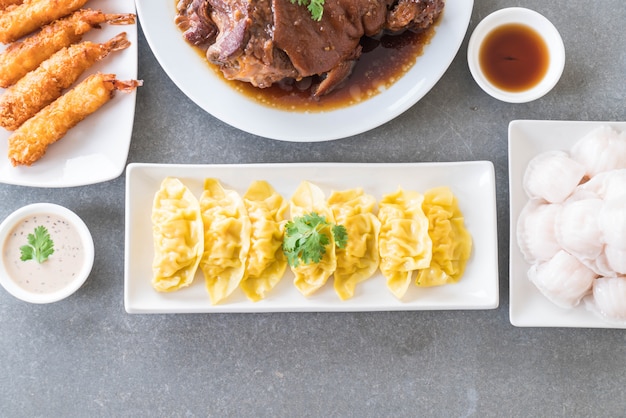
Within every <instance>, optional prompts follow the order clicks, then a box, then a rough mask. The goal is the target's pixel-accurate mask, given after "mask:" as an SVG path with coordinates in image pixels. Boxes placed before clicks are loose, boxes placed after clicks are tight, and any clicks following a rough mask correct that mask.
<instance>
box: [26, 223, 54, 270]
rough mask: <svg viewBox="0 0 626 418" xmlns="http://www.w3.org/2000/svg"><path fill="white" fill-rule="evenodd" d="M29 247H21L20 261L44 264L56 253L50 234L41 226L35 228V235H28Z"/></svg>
mask: <svg viewBox="0 0 626 418" xmlns="http://www.w3.org/2000/svg"><path fill="white" fill-rule="evenodd" d="M26 238H27V239H28V245H23V246H21V247H20V251H21V252H22V256H21V257H20V260H22V261H26V260H33V259H35V260H37V262H38V263H43V262H44V261H46V260H47V259H48V257H50V255H52V253H54V241H52V239H51V238H50V234H49V233H48V230H47V229H46V227H45V226H42V225H39V226H38V227H36V228H35V231H34V234H28V237H26Z"/></svg>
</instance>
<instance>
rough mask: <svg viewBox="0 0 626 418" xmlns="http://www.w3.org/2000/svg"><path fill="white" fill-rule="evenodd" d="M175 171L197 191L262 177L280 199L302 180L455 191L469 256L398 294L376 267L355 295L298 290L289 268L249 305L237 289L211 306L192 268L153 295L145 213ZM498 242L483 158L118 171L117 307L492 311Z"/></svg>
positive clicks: (336, 186) (242, 186)
mask: <svg viewBox="0 0 626 418" xmlns="http://www.w3.org/2000/svg"><path fill="white" fill-rule="evenodd" d="M167 176H172V177H178V178H179V179H180V180H181V181H182V182H183V183H184V184H185V185H187V187H189V189H190V190H191V191H192V192H193V193H194V194H195V195H196V196H197V197H199V196H200V194H201V192H202V184H203V181H204V179H205V178H207V177H215V178H218V179H219V180H220V181H221V182H222V184H223V186H224V187H225V188H229V189H234V190H236V191H237V192H239V193H240V194H244V193H245V191H246V190H247V189H248V186H249V185H250V183H251V182H252V181H253V180H267V181H268V182H269V183H270V184H271V185H272V186H273V187H274V188H275V189H276V190H277V191H278V192H279V193H280V194H281V195H282V196H283V197H284V198H285V199H289V198H290V197H291V195H292V194H293V192H294V191H295V189H296V187H297V186H298V185H299V183H300V182H301V181H302V180H309V181H311V182H313V183H315V184H317V185H318V186H319V187H321V188H322V190H323V191H324V192H325V193H326V194H327V196H328V195H329V194H330V192H331V191H332V190H344V189H348V188H354V187H363V189H364V190H365V191H366V192H367V193H370V194H372V195H373V196H374V197H376V198H377V199H380V198H381V197H382V195H383V194H386V193H391V192H394V191H396V190H397V188H398V186H402V187H403V188H404V189H407V190H416V191H419V192H421V193H423V192H425V191H426V190H428V189H429V188H432V187H436V186H449V187H451V189H452V191H453V193H455V195H456V196H457V198H458V201H459V205H460V207H461V210H462V212H463V214H464V216H465V222H466V227H467V228H468V230H469V231H470V233H471V234H472V237H473V253H472V256H471V258H470V260H469V262H468V265H467V269H466V271H465V274H464V276H463V278H462V279H461V280H460V282H459V283H456V284H453V285H447V286H441V287H432V288H418V287H417V286H411V287H410V290H409V292H407V295H406V297H405V298H404V299H403V300H402V301H399V300H397V299H396V298H395V297H394V296H393V295H392V294H391V292H390V291H389V290H387V288H386V284H385V280H384V278H383V276H382V275H381V274H380V271H379V272H378V273H377V274H376V275H375V276H374V277H372V278H370V279H369V280H367V281H365V282H363V283H361V284H359V286H358V287H357V290H356V294H355V296H354V297H353V298H352V299H350V300H347V301H341V300H340V299H339V298H338V297H337V295H336V294H335V291H334V289H333V286H332V283H331V281H332V278H331V279H330V280H329V282H328V283H327V284H326V285H325V286H324V287H323V288H322V289H320V290H319V291H318V292H316V293H315V294H314V295H312V296H310V297H304V296H303V295H301V294H300V292H299V291H298V290H297V289H296V288H295V286H294V285H293V274H292V273H291V272H290V271H289V269H288V271H287V273H286V274H285V277H283V279H282V280H281V282H280V283H279V285H278V286H277V287H276V288H275V289H273V290H272V292H271V293H270V294H269V295H268V297H267V298H266V299H265V300H262V301H260V302H256V303H254V302H250V301H249V300H248V299H246V297H245V296H244V294H243V292H242V291H241V290H240V289H237V290H236V291H235V292H234V293H233V294H232V295H231V296H230V297H229V298H228V299H227V300H225V301H224V302H223V303H221V304H219V305H216V306H212V305H211V303H210V300H209V296H208V293H207V291H206V289H205V286H204V277H203V276H202V273H201V272H200V271H198V273H197V274H196V277H195V279H194V282H193V284H192V285H191V286H190V287H188V288H185V289H182V290H179V291H177V292H172V293H158V292H156V291H155V290H154V289H153V288H152V285H151V278H152V267H151V266H152V258H153V256H154V251H153V244H152V242H153V241H152V225H151V220H150V216H151V212H152V201H153V199H154V195H155V193H156V192H157V190H158V189H159V186H160V184H161V182H162V181H163V179H164V178H165V177H167ZM497 252H498V247H497V230H496V205H495V179H494V169H493V164H492V163H491V162H464V163H432V164H418V163H416V164H412V163H410V164H338V163H337V164H334V163H320V164H316V163H310V164H254V165H152V164H130V165H129V166H128V168H127V171H126V248H125V266H124V305H125V307H126V311H127V312H129V313H167V312H170V313H188V312H270V311H287V312H295V311H382V310H427V309H430V310H438V309H439V310H443V309H493V308H496V307H497V306H498V297H499V294H498V254H497Z"/></svg>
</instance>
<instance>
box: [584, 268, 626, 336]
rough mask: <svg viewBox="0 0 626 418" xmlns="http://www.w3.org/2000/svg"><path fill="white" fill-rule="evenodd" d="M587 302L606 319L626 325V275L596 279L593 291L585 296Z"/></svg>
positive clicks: (588, 307)
mask: <svg viewBox="0 0 626 418" xmlns="http://www.w3.org/2000/svg"><path fill="white" fill-rule="evenodd" d="M585 304H586V306H587V309H589V310H591V311H593V312H595V313H596V314H598V315H599V316H600V317H602V318H603V319H604V320H607V321H609V322H612V323H616V324H618V325H626V276H614V277H600V278H598V279H596V280H595V281H594V283H593V293H592V295H591V296H588V297H586V298H585Z"/></svg>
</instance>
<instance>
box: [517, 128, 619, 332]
mask: <svg viewBox="0 0 626 418" xmlns="http://www.w3.org/2000/svg"><path fill="white" fill-rule="evenodd" d="M602 125H608V126H612V127H614V128H615V129H618V130H622V131H623V130H626V122H584V121H547V120H545V121H536V120H516V121H512V122H511V123H510V124H509V182H510V185H509V193H510V199H511V201H510V204H511V207H510V210H511V214H510V220H511V224H510V266H509V293H510V312H509V314H510V319H511V324H513V325H515V326H518V327H579V328H616V326H615V325H612V324H609V323H606V322H604V321H602V319H600V318H599V317H597V316H596V315H594V314H593V313H592V312H590V311H588V310H587V309H586V308H585V307H584V304H580V305H579V306H577V307H576V308H574V309H562V308H559V307H557V306H556V305H554V304H553V303H551V302H550V301H549V300H548V299H547V298H545V297H544V296H543V295H542V294H541V293H540V292H539V290H537V288H536V287H535V286H534V285H533V284H532V283H531V282H530V280H528V278H527V275H526V273H527V271H528V269H529V268H530V264H528V263H527V262H526V261H525V260H524V257H523V256H522V253H521V252H520V250H519V246H518V245H517V235H516V228H517V219H518V217H519V214H520V212H521V210H522V208H523V207H524V205H525V204H526V202H527V201H528V197H527V196H526V194H525V193H524V190H523V189H522V178H523V176H524V171H525V170H526V166H527V165H528V162H529V161H530V160H531V159H532V158H533V157H534V156H536V155H537V154H540V153H542V152H545V151H549V150H564V151H568V150H569V149H570V148H571V147H572V145H574V143H576V142H577V141H578V140H579V139H581V138H582V137H583V136H585V135H586V134H587V133H589V132H590V131H592V130H594V129H596V128H598V127H600V126H602Z"/></svg>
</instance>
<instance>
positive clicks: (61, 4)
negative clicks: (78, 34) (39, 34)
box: [0, 0, 87, 44]
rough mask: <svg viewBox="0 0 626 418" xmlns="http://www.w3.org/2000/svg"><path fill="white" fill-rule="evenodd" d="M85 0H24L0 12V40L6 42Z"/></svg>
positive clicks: (61, 15)
mask: <svg viewBox="0 0 626 418" xmlns="http://www.w3.org/2000/svg"><path fill="white" fill-rule="evenodd" d="M85 3H87V0H55V1H49V0H25V1H24V3H22V4H19V5H17V6H15V7H10V8H9V9H7V10H5V11H4V12H3V13H2V14H0V42H1V43H3V44H8V43H9V42H13V41H16V40H18V39H19V38H21V37H22V36H24V35H28V34H29V33H31V32H34V31H36V30H37V29H39V28H40V27H42V26H43V25H47V24H48V23H50V22H53V21H55V20H57V19H59V18H61V17H63V16H67V15H68V14H70V13H72V12H74V11H76V10H78V9H80V8H81V7H83V5H84V4H85Z"/></svg>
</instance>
